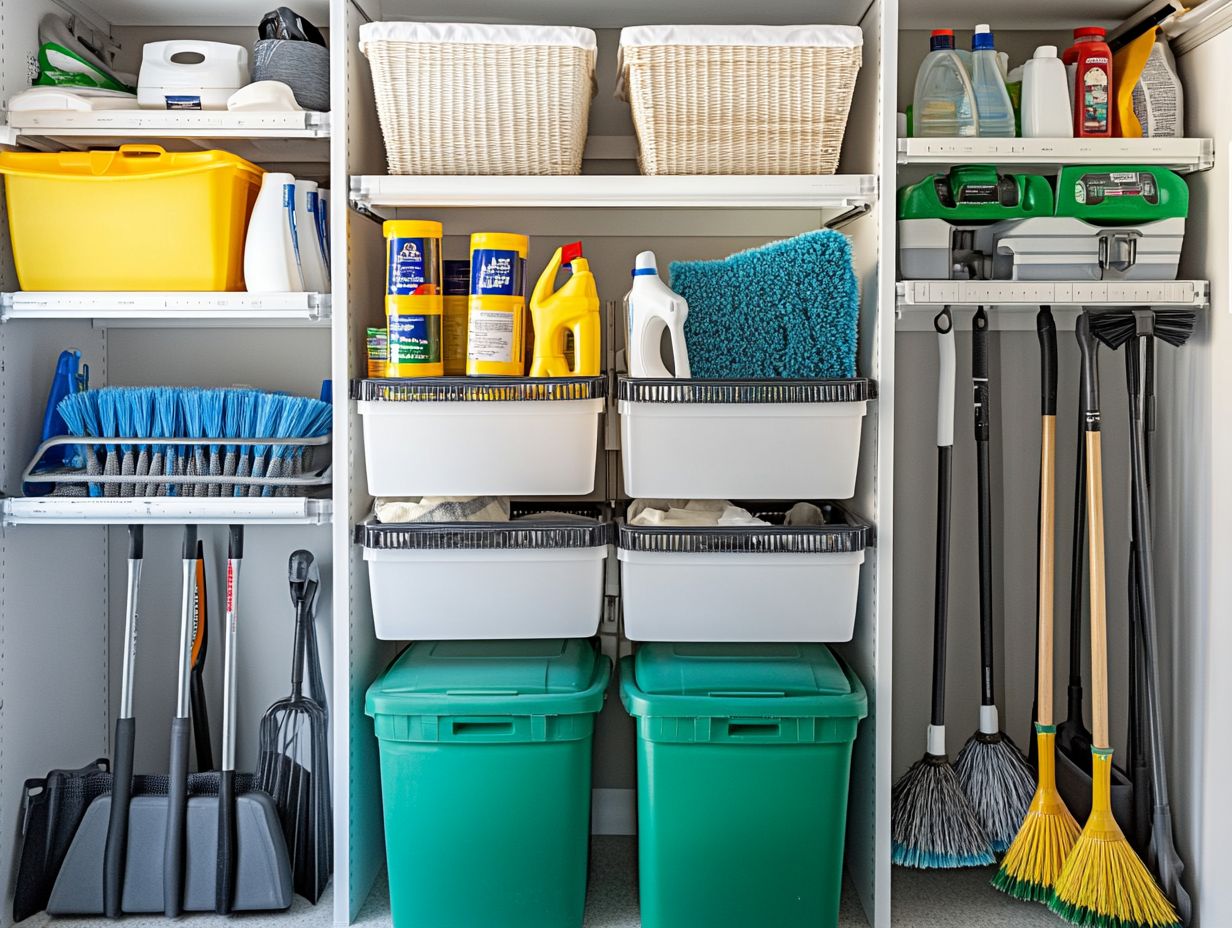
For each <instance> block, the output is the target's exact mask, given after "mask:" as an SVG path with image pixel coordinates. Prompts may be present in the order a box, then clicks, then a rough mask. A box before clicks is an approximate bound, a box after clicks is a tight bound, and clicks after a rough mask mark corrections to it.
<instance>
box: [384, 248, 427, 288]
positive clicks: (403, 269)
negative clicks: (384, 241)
mask: <svg viewBox="0 0 1232 928" xmlns="http://www.w3.org/2000/svg"><path fill="white" fill-rule="evenodd" d="M425 253H426V248H425V246H424V240H423V239H422V238H391V239H390V240H389V262H388V264H389V279H388V280H387V281H386V288H387V289H386V291H385V292H386V293H388V294H389V295H390V296H413V295H414V294H415V293H416V292H417V291H418V290H419V288H420V287H422V286H423V285H424V284H425V283H426V282H427V277H426V276H425V274H424V254H425Z"/></svg>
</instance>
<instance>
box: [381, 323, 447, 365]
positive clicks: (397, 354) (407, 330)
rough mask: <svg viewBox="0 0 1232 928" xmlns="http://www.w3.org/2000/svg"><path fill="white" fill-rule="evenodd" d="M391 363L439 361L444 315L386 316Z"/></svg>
mask: <svg viewBox="0 0 1232 928" xmlns="http://www.w3.org/2000/svg"><path fill="white" fill-rule="evenodd" d="M387 324H388V327H389V348H388V351H389V360H390V362H391V363H392V364H437V363H439V362H440V360H441V317H440V316H425V315H408V316H402V315H396V314H394V313H390V314H389V316H388V318H387Z"/></svg>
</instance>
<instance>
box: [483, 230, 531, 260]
mask: <svg viewBox="0 0 1232 928" xmlns="http://www.w3.org/2000/svg"><path fill="white" fill-rule="evenodd" d="M476 248H499V249H501V250H502V251H516V252H517V253H518V254H519V255H521V256H522V257H523V258H525V257H526V253H527V252H528V251H529V250H530V238H529V237H528V236H525V235H518V234H517V233H516V232H475V233H473V234H472V235H471V251H474V250H475V249H476Z"/></svg>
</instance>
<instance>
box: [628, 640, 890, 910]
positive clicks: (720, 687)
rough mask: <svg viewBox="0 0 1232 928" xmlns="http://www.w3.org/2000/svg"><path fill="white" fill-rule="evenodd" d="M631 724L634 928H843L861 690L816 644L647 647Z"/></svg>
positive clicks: (863, 702) (633, 692)
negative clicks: (637, 894)
mask: <svg viewBox="0 0 1232 928" xmlns="http://www.w3.org/2000/svg"><path fill="white" fill-rule="evenodd" d="M620 693H621V699H622V701H623V702H624V705H625V708H626V709H627V710H628V711H629V714H630V715H632V716H635V717H636V718H637V727H638V739H637V784H638V792H637V811H638V848H639V852H640V853H639V858H640V860H639V868H640V874H639V875H640V882H641V909H642V928H696V926H701V925H704V926H705V928H750V926H755V925H767V926H769V925H773V926H774V928H832V926H835V925H837V924H838V911H839V894H840V891H841V885H842V870H843V838H844V832H845V830H846V825H847V789H848V781H849V779H850V775H851V748H852V744H853V743H854V741H855V737H856V728H857V726H858V725H859V721H860V719H862V718H864V716H865V715H867V714H868V700H867V697H866V696H865V693H864V686H863V685H862V684H861V683H860V680H859V679H858V678H857V677H856V675H855V674H854V673H853V672H852V671H851V669H850V668H848V667H846V665H844V664H841V663H840V662H839V661H838V659H837V658H836V657H835V656H834V655H833V654H832V653H831V651H830V649H829V648H827V647H826V646H825V645H820V644H645V645H642V646H641V647H640V648H639V649H638V651H637V655H636V656H635V657H632V658H625V659H624V660H622V661H621V667H620Z"/></svg>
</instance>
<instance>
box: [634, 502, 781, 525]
mask: <svg viewBox="0 0 1232 928" xmlns="http://www.w3.org/2000/svg"><path fill="white" fill-rule="evenodd" d="M629 524H630V525H769V524H770V523H769V522H766V521H765V520H764V519H759V518H757V517H756V516H754V515H753V514H752V513H751V512H749V511H748V510H747V509H741V508H740V507H739V506H733V505H732V504H731V503H730V502H728V501H727V500H722V499H635V500H634V501H633V502H632V503H630V504H629Z"/></svg>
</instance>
